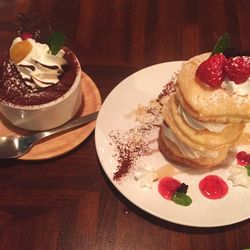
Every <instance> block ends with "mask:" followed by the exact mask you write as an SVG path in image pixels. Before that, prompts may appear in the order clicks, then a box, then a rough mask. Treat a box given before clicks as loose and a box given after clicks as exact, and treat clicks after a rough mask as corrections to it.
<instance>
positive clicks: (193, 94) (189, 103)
mask: <svg viewBox="0 0 250 250" xmlns="http://www.w3.org/2000/svg"><path fill="white" fill-rule="evenodd" d="M209 55H210V53H205V54H201V55H198V56H195V57H193V58H191V59H190V60H188V61H186V62H184V63H183V65H182V68H181V71H180V73H179V74H178V76H177V98H178V100H179V101H180V102H181V105H182V106H183V107H184V109H185V110H186V111H187V112H188V113H189V114H190V115H191V116H193V117H194V118H195V119H197V120H200V121H205V122H219V123H227V122H233V123H240V122H242V121H244V122H245V121H250V94H248V95H245V96H239V95H236V94H231V93H229V92H228V91H227V90H225V89H222V88H217V89H214V88H211V87H209V86H207V85H206V84H204V83H202V82H200V81H199V79H197V78H196V77H195V73H196V70H197V68H198V66H199V65H200V63H201V62H203V61H204V60H206V59H207V58H208V57H209Z"/></svg>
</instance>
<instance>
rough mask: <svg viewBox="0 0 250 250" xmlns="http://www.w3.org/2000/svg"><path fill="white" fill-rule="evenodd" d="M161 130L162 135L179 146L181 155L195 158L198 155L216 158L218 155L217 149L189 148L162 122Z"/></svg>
mask: <svg viewBox="0 0 250 250" xmlns="http://www.w3.org/2000/svg"><path fill="white" fill-rule="evenodd" d="M163 131H164V135H165V136H166V137H167V138H168V139H169V140H171V141H172V142H173V143H175V144H176V146H177V147H178V148H179V150H180V151H181V152H182V154H183V155H185V156H186V157H189V158H192V159H196V158H200V157H209V158H217V157H218V154H219V153H218V151H206V150H203V151H201V150H194V149H192V148H190V147H189V146H188V145H186V144H185V143H183V142H181V141H180V140H179V139H178V138H177V136H176V135H175V134H174V133H173V132H172V130H171V129H170V128H169V127H167V126H166V125H165V124H163Z"/></svg>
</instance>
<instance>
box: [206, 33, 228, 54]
mask: <svg viewBox="0 0 250 250" xmlns="http://www.w3.org/2000/svg"><path fill="white" fill-rule="evenodd" d="M228 48H231V37H230V35H229V34H228V33H225V34H224V35H222V36H221V37H220V38H219V39H218V41H217V43H216V44H215V46H214V49H213V51H212V53H211V56H213V55H215V54H219V53H223V52H224V51H225V50H226V49H228Z"/></svg>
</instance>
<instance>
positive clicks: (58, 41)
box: [48, 32, 65, 55]
mask: <svg viewBox="0 0 250 250" xmlns="http://www.w3.org/2000/svg"><path fill="white" fill-rule="evenodd" d="M64 43H65V35H64V34H63V33H62V32H53V33H52V34H51V36H50V37H49V40H48V45H49V48H50V50H51V52H52V55H56V54H57V53H58V51H59V50H60V49H61V48H62V47H63V45H64Z"/></svg>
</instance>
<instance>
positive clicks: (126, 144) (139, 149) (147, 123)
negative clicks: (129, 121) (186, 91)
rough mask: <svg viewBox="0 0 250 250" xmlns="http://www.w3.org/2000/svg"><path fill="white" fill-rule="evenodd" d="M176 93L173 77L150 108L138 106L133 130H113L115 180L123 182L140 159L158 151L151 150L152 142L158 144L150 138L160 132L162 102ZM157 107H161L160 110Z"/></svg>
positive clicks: (111, 134)
mask: <svg viewBox="0 0 250 250" xmlns="http://www.w3.org/2000/svg"><path fill="white" fill-rule="evenodd" d="M175 91H176V77H172V78H171V80H170V81H169V82H168V83H166V85H165V86H164V88H163V90H162V91H161V93H160V94H159V95H158V97H157V98H156V99H155V100H153V101H150V103H149V105H148V106H146V107H144V106H141V105H139V106H138V109H137V110H135V116H136V117H135V121H137V123H136V124H135V126H134V127H133V128H131V129H129V130H126V131H121V130H112V131H111V132H110V134H109V137H110V138H111V145H113V146H114V152H115V153H114V155H113V156H114V158H115V159H116V160H117V168H116V171H115V172H114V175H113V180H115V181H121V180H122V178H123V177H125V176H127V175H128V174H129V173H130V171H132V170H134V168H135V166H136V163H137V161H138V159H139V158H140V157H142V156H148V155H150V154H153V153H155V152H157V151H158V148H157V149H152V148H151V145H152V142H153V143H155V142H157V138H153V139H152V138H151V137H150V136H151V135H152V133H155V132H156V131H155V130H157V131H158V130H159V126H160V124H161V123H162V120H163V117H162V113H161V105H162V104H161V103H160V100H161V99H162V98H164V97H168V96H170V95H171V94H172V93H174V92H175ZM157 106H159V110H158V107H157ZM148 116H151V117H148ZM159 118H160V119H159ZM159 121H160V123H159ZM156 134H158V133H156Z"/></svg>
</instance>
